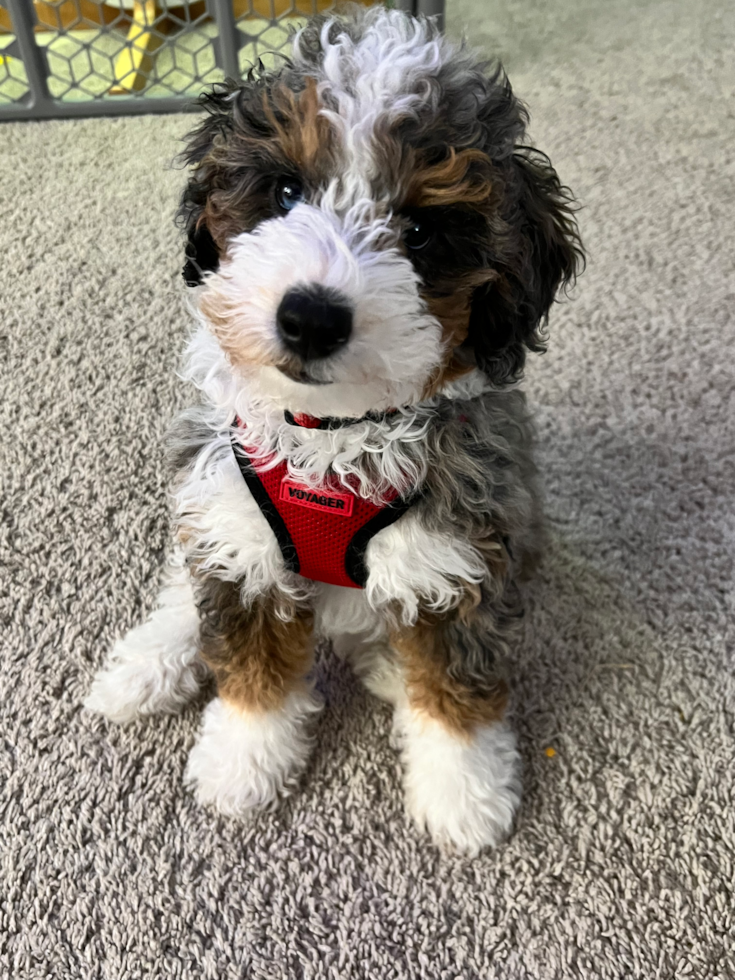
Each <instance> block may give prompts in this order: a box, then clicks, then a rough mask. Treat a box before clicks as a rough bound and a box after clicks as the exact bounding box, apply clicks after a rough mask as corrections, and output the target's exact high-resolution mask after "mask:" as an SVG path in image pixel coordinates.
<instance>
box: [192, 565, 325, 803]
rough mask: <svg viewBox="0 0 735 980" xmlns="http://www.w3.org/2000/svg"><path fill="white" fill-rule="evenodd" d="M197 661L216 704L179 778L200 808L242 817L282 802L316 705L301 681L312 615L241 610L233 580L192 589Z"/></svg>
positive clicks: (273, 607)
mask: <svg viewBox="0 0 735 980" xmlns="http://www.w3.org/2000/svg"><path fill="white" fill-rule="evenodd" d="M197 591H198V598H199V609H200V615H201V643H202V656H203V658H204V660H205V662H206V663H208V664H209V666H210V667H211V668H212V670H213V671H214V674H215V677H216V679H217V686H218V695H219V696H218V697H217V698H215V700H214V701H212V703H211V704H210V705H209V706H208V707H207V709H206V711H205V713H204V718H203V721H202V727H201V731H200V734H199V738H198V741H197V743H196V744H195V746H194V748H193V749H192V750H191V754H190V755H189V762H188V765H187V770H186V780H187V782H188V783H190V784H191V785H193V787H194V790H195V793H196V796H197V799H198V800H199V802H200V803H203V804H211V805H213V806H215V807H216V808H217V809H218V810H219V811H220V812H221V813H225V814H228V815H231V816H241V817H242V816H245V815H246V814H247V813H248V812H249V811H251V810H253V809H257V808H262V807H268V806H270V805H272V804H273V803H274V802H275V801H276V799H277V797H279V796H282V795H285V794H287V793H288V792H289V791H290V790H291V789H292V787H293V786H294V785H295V783H296V781H297V778H298V776H299V774H300V773H301V771H302V770H303V769H304V767H305V766H306V763H307V760H308V757H309V752H310V749H311V745H312V741H313V739H312V735H311V731H310V727H311V726H310V724H309V723H310V721H311V720H312V718H313V716H314V714H315V713H316V712H317V711H318V710H319V709H320V707H321V702H320V700H319V699H318V698H317V697H316V696H315V694H314V693H313V692H312V690H311V688H310V687H309V685H308V683H307V680H306V675H307V673H308V671H309V669H310V667H311V663H312V614H311V612H309V611H308V610H306V609H305V608H300V607H295V606H294V607H293V608H292V609H291V610H290V612H289V615H288V616H286V617H284V610H283V609H281V608H279V607H278V606H277V604H276V601H275V600H274V599H273V598H269V597H267V596H264V597H262V598H261V599H259V600H257V601H256V602H254V603H252V604H251V605H249V606H248V607H246V606H244V605H243V604H242V602H241V600H240V589H239V588H238V587H237V585H236V584H234V583H231V582H221V581H218V580H215V579H205V580H203V581H202V582H200V583H199V585H198V586H197Z"/></svg>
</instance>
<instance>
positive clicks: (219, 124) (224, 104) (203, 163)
mask: <svg viewBox="0 0 735 980" xmlns="http://www.w3.org/2000/svg"><path fill="white" fill-rule="evenodd" d="M238 88H239V84H238V83H237V82H233V81H229V82H226V83H224V84H219V85H215V86H214V88H213V89H212V90H211V91H210V92H205V93H204V94H203V95H202V96H200V98H199V99H198V102H197V104H198V105H200V106H201V107H202V108H203V109H204V110H205V111H206V113H207V115H206V116H205V118H204V120H203V121H202V122H201V123H200V124H199V126H197V127H196V129H194V130H192V132H191V133H189V135H188V136H187V137H186V147H185V149H184V150H183V152H182V153H181V155H180V160H181V161H182V162H183V163H184V164H186V165H187V166H189V167H192V168H193V170H192V173H191V176H190V177H189V180H188V182H187V184H186V187H185V188H184V192H183V194H182V195H181V202H180V204H179V209H178V212H177V221H178V223H179V224H180V225H181V226H182V227H183V228H184V230H185V232H186V249H185V256H186V261H185V264H184V269H183V272H182V275H183V277H184V281H185V282H186V285H187V286H198V285H199V284H200V283H201V281H202V275H203V274H204V273H205V272H212V271H214V270H216V269H217V268H218V266H219V249H218V248H217V244H216V242H215V241H214V239H213V238H212V235H211V234H210V232H209V229H208V228H207V226H206V224H205V222H204V210H205V207H206V204H207V198H208V197H209V194H210V192H211V190H212V184H213V179H214V175H215V167H213V166H212V164H211V162H210V161H208V157H209V156H210V154H211V152H212V150H213V149H214V147H215V145H217V144H218V143H220V142H224V141H226V140H227V139H228V137H229V135H230V133H231V132H232V127H233V111H234V108H233V107H234V100H233V93H234V92H235V91H236V90H237V89H238Z"/></svg>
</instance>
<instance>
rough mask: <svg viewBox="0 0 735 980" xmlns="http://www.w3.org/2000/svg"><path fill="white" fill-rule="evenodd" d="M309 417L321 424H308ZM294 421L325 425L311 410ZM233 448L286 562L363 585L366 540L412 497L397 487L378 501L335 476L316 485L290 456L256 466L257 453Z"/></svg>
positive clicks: (310, 573)
mask: <svg viewBox="0 0 735 980" xmlns="http://www.w3.org/2000/svg"><path fill="white" fill-rule="evenodd" d="M292 418H293V416H291V418H289V419H288V420H289V421H291V419H292ZM302 419H303V421H302ZM307 420H308V421H307ZM238 421H239V420H238ZM309 421H312V422H317V424H316V425H313V424H311V425H310V424H309ZM330 421H331V420H330ZM305 423H306V424H305ZM292 424H296V425H302V426H303V427H304V428H321V427H322V426H321V425H320V424H319V423H318V420H316V419H314V420H311V419H310V417H309V416H296V420H295V421H294V422H293V423H292ZM324 427H326V426H324ZM331 427H333V426H330V428H331ZM232 448H233V451H234V453H235V459H236V460H237V463H238V466H239V467H240V472H241V473H242V475H243V478H244V479H245V482H246V483H247V485H248V487H249V489H250V492H251V493H252V495H253V497H254V498H255V500H256V502H257V503H258V506H259V507H260V509H261V511H262V512H263V515H264V516H265V518H266V520H267V521H268V523H269V524H270V526H271V528H272V530H273V533H274V534H275V536H276V540H277V541H278V544H279V545H280V548H281V552H282V553H283V558H284V561H285V562H286V566H287V567H288V568H289V569H290V570H291V571H293V572H297V573H298V574H300V575H303V576H304V578H308V579H313V580H314V581H315V582H328V583H329V584H330V585H345V586H349V587H351V588H353V589H361V588H364V586H365V581H366V579H367V568H366V567H365V549H366V548H367V545H368V542H369V541H370V539H371V538H372V537H373V536H374V535H376V534H377V533H378V531H381V530H382V529H383V528H384V527H388V526H389V525H390V524H393V522H394V521H397V520H398V518H399V517H400V516H401V515H402V514H404V513H405V512H406V510H408V508H409V507H410V506H411V503H412V502H413V498H410V499H406V498H402V497H401V496H400V495H399V493H398V491H397V490H395V489H393V490H391V491H390V492H389V493H388V495H387V498H386V501H385V503H383V504H374V503H372V502H371V501H370V500H365V498H364V497H361V496H360V495H359V493H357V491H356V490H353V489H348V488H347V487H345V486H344V485H343V484H342V483H339V482H338V481H336V480H335V479H331V480H328V481H327V482H326V484H325V485H323V486H322V487H319V488H316V489H315V488H314V487H310V486H307V485H305V484H302V483H298V482H297V481H295V480H293V479H292V478H291V477H290V476H289V475H288V464H287V463H286V462H281V463H276V465H275V466H272V467H271V468H270V469H264V468H263V466H262V465H261V466H259V467H258V468H257V469H256V466H255V464H254V462H253V458H254V456H255V454H254V453H252V452H251V451H249V450H248V448H247V447H246V446H244V445H241V444H240V443H237V442H235V441H234V440H233V443H232ZM265 465H268V464H267V462H266V464H265Z"/></svg>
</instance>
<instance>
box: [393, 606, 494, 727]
mask: <svg viewBox="0 0 735 980" xmlns="http://www.w3.org/2000/svg"><path fill="white" fill-rule="evenodd" d="M468 599H470V597H468ZM470 602H471V599H470ZM446 625H447V617H444V618H442V617H440V616H437V615H434V614H430V613H424V614H423V615H422V616H421V617H420V618H419V621H418V622H417V623H416V624H415V625H414V626H410V627H404V628H402V629H399V630H396V631H395V632H394V633H393V634H392V635H391V644H392V646H393V648H394V649H395V650H396V652H397V653H398V655H399V658H400V660H401V664H402V666H403V669H404V672H405V677H406V686H407V690H408V698H409V701H410V703H411V706H412V707H413V708H414V709H416V710H418V711H422V712H425V713H426V714H427V715H428V716H429V717H431V718H433V719H435V720H436V721H440V722H442V724H444V725H445V726H446V727H447V728H448V729H450V730H451V731H453V732H455V733H456V734H458V735H461V736H463V737H465V738H469V737H470V736H471V734H472V731H473V729H474V728H475V727H476V726H477V725H488V724H491V723H492V722H496V721H500V720H501V719H502V718H503V714H504V712H505V708H506V704H507V701H508V687H507V684H506V682H505V681H504V680H503V678H501V677H500V676H497V675H493V676H490V677H488V678H487V679H486V680H485V681H484V683H483V685H482V688H481V689H480V688H478V686H477V685H472V684H470V683H468V682H464V681H462V680H459V679H457V678H456V677H454V676H453V675H452V672H451V670H450V665H451V657H450V650H449V646H448V637H447V630H446Z"/></svg>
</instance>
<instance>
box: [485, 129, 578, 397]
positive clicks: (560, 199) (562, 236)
mask: <svg viewBox="0 0 735 980" xmlns="http://www.w3.org/2000/svg"><path fill="white" fill-rule="evenodd" d="M502 172H503V184H504V191H503V196H502V204H501V206H500V217H501V219H502V222H503V225H504V228H503V232H502V233H501V234H500V235H499V236H498V239H497V241H496V242H495V243H493V244H492V245H491V249H492V255H491V259H490V264H491V265H492V267H493V268H494V270H495V272H496V277H495V278H494V280H493V281H490V282H488V283H487V284H485V285H483V286H480V287H478V288H477V289H476V290H475V293H474V295H473V298H472V310H471V316H470V323H469V332H468V337H467V341H466V345H467V346H469V347H470V348H471V349H472V350H473V352H474V357H475V362H476V363H477V365H478V367H480V368H481V369H482V370H483V371H484V373H485V374H486V375H487V376H488V378H489V379H490V380H491V381H492V382H493V383H495V384H503V383H506V382H509V381H513V380H515V379H516V378H517V377H518V376H519V375H520V373H521V371H522V370H523V365H524V363H525V359H526V351H527V350H532V351H543V350H544V349H545V347H544V338H543V335H542V330H543V327H544V325H545V323H546V319H547V317H548V313H549V309H550V307H551V304H552V303H553V301H554V297H555V296H556V293H557V291H558V290H559V288H560V287H562V286H566V285H567V284H568V283H570V282H572V281H573V280H574V278H575V276H576V273H577V270H578V268H579V266H580V264H582V263H583V262H584V255H583V251H582V243H581V240H580V237H579V232H578V230H577V223H576V221H575V218H574V209H573V206H572V198H571V194H570V192H569V190H568V189H567V188H565V187H563V186H562V185H561V184H560V182H559V178H558V177H557V174H556V171H555V170H554V168H553V167H552V166H551V162H550V160H549V158H548V157H547V156H546V155H545V154H543V153H540V152H539V151H538V150H533V149H531V148H530V147H518V148H516V150H515V152H514V153H513V154H512V156H511V157H510V158H509V159H508V160H507V161H506V162H505V164H504V165H503V171H502Z"/></svg>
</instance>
